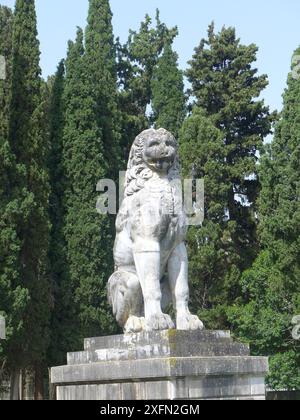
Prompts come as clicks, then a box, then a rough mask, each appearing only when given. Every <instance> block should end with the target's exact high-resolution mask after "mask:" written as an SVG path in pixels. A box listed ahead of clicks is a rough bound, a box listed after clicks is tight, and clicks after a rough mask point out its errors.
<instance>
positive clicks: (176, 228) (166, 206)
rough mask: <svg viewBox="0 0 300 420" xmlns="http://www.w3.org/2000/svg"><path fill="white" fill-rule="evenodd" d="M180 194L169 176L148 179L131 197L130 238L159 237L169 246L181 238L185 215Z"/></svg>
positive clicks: (162, 242) (157, 238)
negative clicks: (167, 177) (165, 178)
mask: <svg viewBox="0 0 300 420" xmlns="http://www.w3.org/2000/svg"><path fill="white" fill-rule="evenodd" d="M180 198H181V197H180V196H179V194H178V192H177V189H176V188H175V187H174V186H173V185H172V184H171V183H170V182H169V181H168V180H161V179H158V180H153V181H151V182H148V183H147V184H146V186H145V188H144V189H143V190H142V191H140V192H139V193H138V194H137V197H136V199H135V200H134V201H133V209H132V211H131V214H132V215H133V218H132V219H131V220H132V224H131V231H132V234H133V235H132V238H133V239H134V238H136V237H143V238H145V239H153V240H156V241H157V240H158V241H159V242H160V243H161V247H162V249H163V248H166V249H168V250H169V249H172V248H173V247H174V245H176V243H178V242H180V241H182V240H183V239H184V236H185V219H184V213H183V210H182V203H181V200H180ZM129 214H130V210H129Z"/></svg>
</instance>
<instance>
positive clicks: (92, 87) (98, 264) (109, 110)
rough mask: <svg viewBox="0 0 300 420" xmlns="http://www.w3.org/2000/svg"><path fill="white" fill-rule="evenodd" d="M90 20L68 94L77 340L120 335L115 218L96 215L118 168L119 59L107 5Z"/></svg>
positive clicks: (73, 49)
mask: <svg viewBox="0 0 300 420" xmlns="http://www.w3.org/2000/svg"><path fill="white" fill-rule="evenodd" d="M88 22H89V24H88V27H87V30H86V50H85V49H84V45H83V39H84V37H83V32H82V30H80V29H79V30H78V33H77V40H76V43H75V44H73V43H70V46H69V54H68V58H67V61H66V83H65V93H64V101H65V129H64V145H63V146H64V168H65V171H66V182H67V185H66V223H65V229H64V232H65V237H66V241H67V257H68V267H69V275H70V281H71V284H72V288H73V293H74V303H75V305H76V308H75V310H76V312H77V314H78V315H77V317H78V321H79V324H78V329H77V333H78V339H80V340H82V339H83V338H84V337H86V336H87V335H95V334H98V335H99V334H101V333H102V334H106V335H107V334H109V333H112V332H114V331H115V330H114V328H115V324H114V321H113V317H112V315H111V310H110V308H109V307H108V303H107V296H106V284H107V280H108V278H109V276H110V275H111V273H112V271H113V258H112V248H113V236H114V233H113V220H111V217H110V216H104V215H102V216H100V215H99V214H97V212H96V202H97V195H96V185H97V182H98V181H99V180H101V179H103V178H111V177H112V175H113V173H114V172H115V170H116V169H117V168H118V163H117V160H116V152H117V144H116V142H117V133H116V131H115V130H116V126H115V125H114V121H115V118H116V116H115V115H114V111H115V102H114V97H115V94H116V85H113V80H115V79H114V78H115V72H114V70H113V69H114V66H113V62H114V57H115V56H114V49H113V45H112V43H113V35H112V27H111V13H110V9H109V5H108V2H107V1H94V0H93V1H91V2H90V10H89V18H88ZM95 63H96V66H95ZM106 83H107V86H105V84H106ZM102 94H103V96H102Z"/></svg>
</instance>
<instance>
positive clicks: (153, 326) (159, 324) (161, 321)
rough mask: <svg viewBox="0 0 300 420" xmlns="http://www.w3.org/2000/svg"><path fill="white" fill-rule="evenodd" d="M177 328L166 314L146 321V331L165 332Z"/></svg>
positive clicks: (151, 317) (153, 316) (156, 315)
mask: <svg viewBox="0 0 300 420" xmlns="http://www.w3.org/2000/svg"><path fill="white" fill-rule="evenodd" d="M174 328H175V325H174V322H173V321H172V319H171V317H170V316H169V315H166V314H163V313H161V314H155V315H152V316H150V317H149V318H147V319H146V331H164V330H172V329H174Z"/></svg>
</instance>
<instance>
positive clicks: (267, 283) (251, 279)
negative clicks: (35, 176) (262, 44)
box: [231, 50, 300, 390]
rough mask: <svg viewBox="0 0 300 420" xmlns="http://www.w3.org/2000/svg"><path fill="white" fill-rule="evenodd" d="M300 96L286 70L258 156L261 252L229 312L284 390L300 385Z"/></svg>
mask: <svg viewBox="0 0 300 420" xmlns="http://www.w3.org/2000/svg"><path fill="white" fill-rule="evenodd" d="M296 53H297V54H299V50H298V51H297V52H296ZM299 99H300V81H299V80H298V79H295V78H293V76H292V74H290V75H289V78H288V88H287V90H286V92H285V95H284V108H283V112H282V115H281V120H280V121H279V123H278V124H277V127H276V131H275V138H274V141H273V143H272V144H271V145H270V146H268V147H267V148H266V149H267V150H266V153H265V154H264V156H263V157H262V159H261V168H260V177H261V183H262V189H261V195H260V200H259V217H260V228H259V232H260V240H261V248H262V251H261V253H260V255H259V257H258V258H257V260H256V262H255V264H254V265H253V267H252V268H251V270H249V271H247V272H246V273H245V274H244V276H243V278H242V287H243V289H244V292H245V296H246V297H247V300H246V301H245V302H243V305H241V306H237V307H236V308H234V310H233V312H232V314H231V316H232V318H233V321H234V322H235V324H236V326H237V333H238V335H239V336H242V337H244V339H245V340H250V341H251V343H252V346H253V349H254V351H255V352H257V353H262V354H266V355H272V356H273V357H272V358H271V372H270V376H269V378H268V381H269V384H270V386H271V387H273V388H274V389H288V390H293V389H299V366H300V364H299V362H300V360H299V354H300V353H299V342H296V341H295V340H293V339H292V332H291V329H292V324H291V322H292V318H293V317H294V316H295V315H297V314H299V313H300V285H299V275H300V251H299V250H300V239H299V238H300V230H299V229H300V227H299V226H300V224H299V221H300V219H299V215H300V205H299V195H300V182H299V179H300V170H299V158H300V145H299V133H300V123H299V121H300V112H299V106H298V103H299ZM249 302H250V303H249ZM245 303H246V304H245Z"/></svg>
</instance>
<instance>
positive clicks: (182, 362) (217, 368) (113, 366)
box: [52, 356, 268, 384]
mask: <svg viewBox="0 0 300 420" xmlns="http://www.w3.org/2000/svg"><path fill="white" fill-rule="evenodd" d="M267 370H268V361H267V359H266V358H261V357H228V356H227V357H200V358H197V357H193V358H166V359H149V360H130V361H122V362H106V363H105V362H102V363H93V364H87V365H76V366H72V365H69V366H62V367H57V368H53V369H52V383H53V384H61V383H68V384H72V383H73V384H80V383H89V382H93V383H95V382H96V383H97V382H106V381H110V382H112V381H126V380H127V381H128V380H142V379H153V378H172V377H175V378H176V377H186V376H191V377H194V376H207V375H214V376H216V375H218V376H220V375H225V376H226V375H239V374H240V375H252V376H259V375H263V374H265V373H266V372H267Z"/></svg>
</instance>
